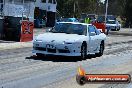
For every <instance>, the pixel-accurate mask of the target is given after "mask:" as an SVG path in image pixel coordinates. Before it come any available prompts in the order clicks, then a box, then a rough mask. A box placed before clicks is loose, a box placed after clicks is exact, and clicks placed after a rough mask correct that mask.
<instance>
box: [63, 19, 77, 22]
mask: <svg viewBox="0 0 132 88" xmlns="http://www.w3.org/2000/svg"><path fill="white" fill-rule="evenodd" d="M61 22H78V20H77V19H75V18H62V19H61Z"/></svg>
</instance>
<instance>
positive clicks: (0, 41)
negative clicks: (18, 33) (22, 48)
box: [0, 40, 16, 43]
mask: <svg viewBox="0 0 132 88" xmlns="http://www.w3.org/2000/svg"><path fill="white" fill-rule="evenodd" d="M15 42H16V41H6V40H0V43H15Z"/></svg>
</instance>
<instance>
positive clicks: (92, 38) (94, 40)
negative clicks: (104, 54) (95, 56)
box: [88, 25, 98, 53]
mask: <svg viewBox="0 0 132 88" xmlns="http://www.w3.org/2000/svg"><path fill="white" fill-rule="evenodd" d="M88 32H89V46H90V48H89V49H90V50H89V51H90V53H95V52H96V50H97V47H98V35H97V33H96V29H95V27H94V26H93V25H89V26H88Z"/></svg>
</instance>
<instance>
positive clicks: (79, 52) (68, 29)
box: [33, 22, 106, 58]
mask: <svg viewBox="0 0 132 88" xmlns="http://www.w3.org/2000/svg"><path fill="white" fill-rule="evenodd" d="M105 39H106V35H105V34H104V33H101V32H100V31H99V30H98V29H97V28H96V27H95V26H93V25H92V24H85V23H77V22H58V23H56V25H55V27H54V28H52V29H51V30H50V31H49V32H46V33H43V34H40V35H38V36H37V37H36V38H35V39H34V41H33V53H36V55H37V56H41V55H59V56H81V57H82V58H85V57H86V56H87V55H88V54H96V55H98V56H101V55H103V51H104V44H105Z"/></svg>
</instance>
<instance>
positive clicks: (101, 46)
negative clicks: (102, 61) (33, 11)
mask: <svg viewBox="0 0 132 88" xmlns="http://www.w3.org/2000/svg"><path fill="white" fill-rule="evenodd" d="M103 52H104V43H101V44H100V49H99V53H96V56H99V57H100V56H102V55H103Z"/></svg>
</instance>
